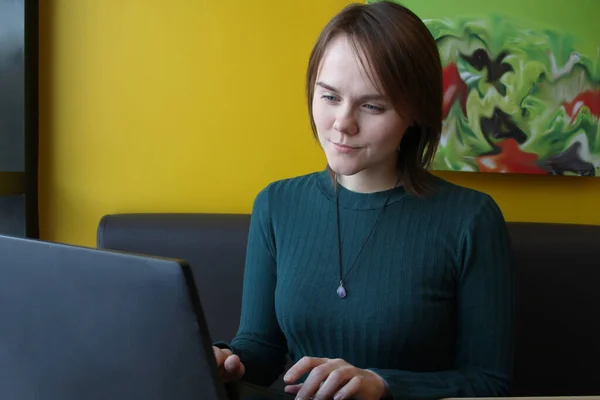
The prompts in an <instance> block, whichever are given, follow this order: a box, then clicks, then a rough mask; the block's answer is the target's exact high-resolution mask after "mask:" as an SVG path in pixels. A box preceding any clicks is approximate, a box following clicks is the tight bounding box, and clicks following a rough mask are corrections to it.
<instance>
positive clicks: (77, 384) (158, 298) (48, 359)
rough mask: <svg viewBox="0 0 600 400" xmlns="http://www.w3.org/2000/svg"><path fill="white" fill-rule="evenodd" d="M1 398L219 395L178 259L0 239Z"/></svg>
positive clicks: (186, 398)
mask: <svg viewBox="0 0 600 400" xmlns="http://www.w3.org/2000/svg"><path fill="white" fill-rule="evenodd" d="M0 274H1V275H0V316H1V318H2V320H1V323H0V398H4V399H38V398H43V399H45V400H59V399H60V400H71V399H73V400H75V399H77V400H80V399H88V400H90V399H113V400H120V399H123V400H125V399H127V400H130V399H144V400H153V399H156V400H158V399H171V400H192V399H193V400H197V399H199V398H202V399H206V400H224V399H225V396H224V392H223V387H222V385H221V384H220V383H218V380H217V379H216V368H215V366H214V358H213V354H212V347H211V345H210V338H209V337H208V330H207V328H206V324H205V322H204V317H203V315H202V310H201V307H200V303H199V300H198V297H197V295H196V293H195V290H193V287H194V286H195V285H194V284H193V282H191V280H192V279H193V278H192V276H191V272H190V270H189V268H188V267H187V266H186V265H185V264H184V263H182V262H178V261H174V260H167V259H160V258H154V257H143V256H137V255H131V254H124V253H118V252H110V251H106V250H99V249H90V248H83V247H76V246H68V245H63V244H55V243H48V242H42V241H34V240H28V239H20V238H12V237H6V236H0Z"/></svg>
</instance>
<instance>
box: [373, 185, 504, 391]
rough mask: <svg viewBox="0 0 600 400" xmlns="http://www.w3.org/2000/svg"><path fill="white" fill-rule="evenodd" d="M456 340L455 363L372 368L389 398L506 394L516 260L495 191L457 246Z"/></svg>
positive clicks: (476, 214)
mask: <svg viewBox="0 0 600 400" xmlns="http://www.w3.org/2000/svg"><path fill="white" fill-rule="evenodd" d="M458 252H459V253H458V254H459V255H458V259H459V260H460V264H461V265H459V266H458V268H459V271H458V278H457V279H458V281H457V292H456V296H457V304H456V310H457V343H456V350H457V351H456V357H455V361H454V366H453V369H451V370H447V371H439V372H426V373H420V372H411V371H399V370H385V369H372V371H373V372H375V373H377V374H379V375H380V376H381V377H382V378H383V379H384V380H385V381H386V383H387V385H388V397H386V398H390V399H394V400H399V399H439V398H444V397H496V396H507V395H508V393H509V383H510V380H511V374H512V357H513V316H514V266H513V257H512V250H511V246H510V243H509V237H508V232H507V228H506V223H505V221H504V218H503V216H502V213H501V211H500V209H499V208H498V206H497V205H496V203H495V202H494V201H493V200H492V199H491V197H489V196H486V200H485V201H484V202H483V204H482V205H481V206H480V207H479V209H478V210H477V212H476V213H475V214H474V216H473V218H472V220H471V221H470V223H469V224H468V226H467V227H466V229H465V230H464V232H463V236H462V241H461V247H460V248H459V249H458Z"/></svg>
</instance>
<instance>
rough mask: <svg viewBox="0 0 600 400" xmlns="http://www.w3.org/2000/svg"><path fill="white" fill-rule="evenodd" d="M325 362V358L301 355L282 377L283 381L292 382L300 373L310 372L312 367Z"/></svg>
mask: <svg viewBox="0 0 600 400" xmlns="http://www.w3.org/2000/svg"><path fill="white" fill-rule="evenodd" d="M326 362H327V359H326V358H316V357H302V359H300V361H298V362H297V363H296V364H294V365H293V366H292V367H291V368H290V369H289V370H288V372H286V374H285V375H284V377H283V380H284V382H285V383H294V382H296V381H297V380H298V379H299V378H300V377H301V376H302V375H304V374H306V373H308V372H310V371H311V370H312V369H313V368H316V367H317V366H319V365H321V364H325V363H326Z"/></svg>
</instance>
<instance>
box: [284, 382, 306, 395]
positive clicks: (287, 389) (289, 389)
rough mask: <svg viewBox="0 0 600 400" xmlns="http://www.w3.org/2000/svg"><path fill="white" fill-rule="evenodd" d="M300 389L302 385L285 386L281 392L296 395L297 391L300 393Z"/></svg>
mask: <svg viewBox="0 0 600 400" xmlns="http://www.w3.org/2000/svg"><path fill="white" fill-rule="evenodd" d="M301 387H302V383H299V384H297V385H286V386H285V387H284V388H283V391H284V392H286V393H289V394H296V393H298V391H300V388H301Z"/></svg>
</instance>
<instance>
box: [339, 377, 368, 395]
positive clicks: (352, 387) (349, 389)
mask: <svg viewBox="0 0 600 400" xmlns="http://www.w3.org/2000/svg"><path fill="white" fill-rule="evenodd" d="M362 382H363V377H362V376H355V377H353V378H352V379H350V381H349V382H348V383H347V384H346V385H345V386H344V387H342V388H341V389H340V390H338V392H337V393H336V394H335V396H333V399H334V400H344V399H349V398H351V397H352V396H353V395H355V394H356V393H358V391H359V390H360V388H361V385H362Z"/></svg>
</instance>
